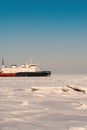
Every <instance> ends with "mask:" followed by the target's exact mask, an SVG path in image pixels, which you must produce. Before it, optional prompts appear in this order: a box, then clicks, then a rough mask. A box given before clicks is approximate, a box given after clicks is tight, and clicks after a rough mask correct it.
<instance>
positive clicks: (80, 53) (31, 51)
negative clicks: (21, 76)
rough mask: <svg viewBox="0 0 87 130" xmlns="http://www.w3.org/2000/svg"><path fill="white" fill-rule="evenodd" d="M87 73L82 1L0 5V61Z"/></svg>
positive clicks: (6, 1) (21, 0)
mask: <svg viewBox="0 0 87 130" xmlns="http://www.w3.org/2000/svg"><path fill="white" fill-rule="evenodd" d="M2 57H4V59H5V63H6V64H7V65H8V64H13V63H15V64H22V63H25V62H26V60H27V62H29V60H30V59H32V61H33V63H39V64H40V65H41V67H42V68H43V69H50V70H51V71H52V72H53V73H87V2H86V0H42V1H41V0H31V1H30V0H3V1H0V60H1V58H2Z"/></svg>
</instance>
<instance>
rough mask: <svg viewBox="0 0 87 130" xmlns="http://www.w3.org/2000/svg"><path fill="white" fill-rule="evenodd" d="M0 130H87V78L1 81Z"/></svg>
mask: <svg viewBox="0 0 87 130" xmlns="http://www.w3.org/2000/svg"><path fill="white" fill-rule="evenodd" d="M67 86H71V87H72V88H78V89H72V88H68V87H67ZM79 89H80V90H82V91H78V90H79ZM83 90H84V91H83ZM0 130H87V75H74V74H73V75H52V76H51V77H0Z"/></svg>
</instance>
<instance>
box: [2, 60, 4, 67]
mask: <svg viewBox="0 0 87 130" xmlns="http://www.w3.org/2000/svg"><path fill="white" fill-rule="evenodd" d="M3 67H4V58H2V68H3Z"/></svg>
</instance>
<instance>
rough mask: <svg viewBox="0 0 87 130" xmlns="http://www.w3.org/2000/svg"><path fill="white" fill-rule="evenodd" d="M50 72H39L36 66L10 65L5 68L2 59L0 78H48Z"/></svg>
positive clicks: (38, 67)
mask: <svg viewBox="0 0 87 130" xmlns="http://www.w3.org/2000/svg"><path fill="white" fill-rule="evenodd" d="M50 75H51V71H42V70H40V65H38V64H31V63H30V64H27V63H26V64H24V65H20V66H17V65H14V64H13V65H11V66H10V67H6V66H5V65H4V59H2V66H1V69H0V77H32V76H50Z"/></svg>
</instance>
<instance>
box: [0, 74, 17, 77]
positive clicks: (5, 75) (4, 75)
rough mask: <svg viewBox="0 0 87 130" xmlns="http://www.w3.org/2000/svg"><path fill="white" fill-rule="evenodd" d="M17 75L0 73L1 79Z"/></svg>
mask: <svg viewBox="0 0 87 130" xmlns="http://www.w3.org/2000/svg"><path fill="white" fill-rule="evenodd" d="M15 75H16V73H0V77H12V76H15Z"/></svg>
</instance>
